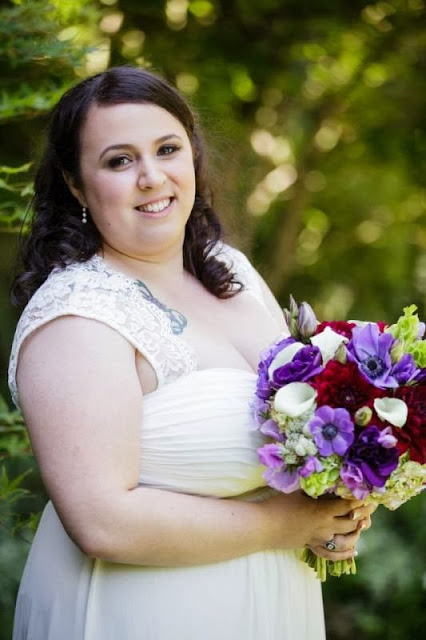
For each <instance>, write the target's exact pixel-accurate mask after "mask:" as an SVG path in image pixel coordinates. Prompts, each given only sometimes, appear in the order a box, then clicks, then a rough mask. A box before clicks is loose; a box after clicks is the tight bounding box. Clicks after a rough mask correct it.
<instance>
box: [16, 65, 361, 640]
mask: <svg viewBox="0 0 426 640" xmlns="http://www.w3.org/2000/svg"><path fill="white" fill-rule="evenodd" d="M34 212H35V217H34V224H33V228H32V231H31V234H30V236H29V239H28V242H27V245H26V248H25V251H24V269H23V272H22V274H21V275H20V276H19V277H18V279H17V281H16V283H15V288H14V295H15V299H16V300H19V301H21V302H26V301H27V300H28V299H29V302H28V304H27V306H26V308H25V310H24V313H23V315H22V317H21V320H20V323H19V325H18V328H17V332H16V336H15V341H14V345H13V350H12V357H11V365H10V384H11V389H12V393H13V395H14V398H15V401H16V402H17V403H19V406H20V407H21V408H22V411H23V413H24V416H25V419H26V423H27V425H28V429H29V433H30V436H31V441H32V444H33V448H34V453H35V456H36V459H37V461H38V464H39V466H40V469H41V473H42V477H43V480H44V483H45V485H46V488H47V491H48V493H49V496H50V498H51V502H49V503H48V505H47V507H46V509H45V511H44V514H43V516H42V519H41V522H40V525H39V528H38V531H37V534H36V537H35V540H34V543H33V546H32V549H31V552H30V555H29V558H28V562H27V565H26V568H25V572H24V576H23V579H22V583H21V587H20V592H19V596H18V602H17V609H16V616H15V629H14V639H15V640H23V639H24V638H31V639H34V640H58V639H59V638H60V639H61V640H77V639H85V640H101V639H102V640H112V639H114V640H115V639H116V638H118V637H120V638H123V639H125V640H136V639H137V640H141V639H142V638H143V639H144V640H168V639H169V638H170V639H171V638H173V640H188V639H194V640H195V639H197V640H198V639H200V638H203V640H213V639H219V638H220V639H221V640H228V639H229V640H231V639H232V640H234V639H235V638H239V637H244V638H246V640H247V639H252V640H260V639H262V640H267V639H270V640H278V639H281V640H282V639H285V638H288V639H290V638H292V639H293V638H297V639H298V640H304V639H306V640H308V639H314V638H315V640H318V639H319V638H323V637H324V625H323V615H322V603H321V593H320V585H319V583H318V581H317V580H316V579H315V577H314V575H313V572H312V571H311V570H310V569H308V568H307V567H306V566H305V565H303V564H302V563H300V562H299V561H298V559H297V556H296V551H295V550H296V549H298V548H301V547H303V546H304V545H309V546H310V547H311V548H312V549H313V550H314V551H315V553H318V554H320V555H322V556H325V557H329V558H332V559H335V560H339V559H347V558H351V557H353V556H354V554H355V551H354V547H355V544H356V542H357V539H358V537H359V534H360V530H361V528H362V527H363V526H368V525H369V513H370V510H369V508H367V507H364V506H363V505H362V503H360V502H357V501H353V502H348V501H341V500H333V501H325V502H322V501H314V500H310V499H308V498H305V497H304V496H302V495H299V494H293V495H275V494H274V492H272V491H270V490H268V489H266V488H265V487H264V481H263V480H262V477H261V469H260V468H259V463H258V459H257V455H256V449H257V447H258V446H260V445H261V442H262V441H261V435H260V434H259V433H258V432H256V431H254V430H253V422H252V418H251V415H250V409H249V403H250V400H251V398H252V396H253V392H254V387H255V381H256V375H255V371H256V368H257V360H258V354H259V352H260V350H261V349H262V348H264V347H265V346H266V345H268V344H269V343H271V342H272V341H273V340H274V339H276V338H277V336H278V335H279V334H281V333H282V332H283V331H285V326H284V322H283V317H282V313H281V311H280V308H279V306H278V304H277V303H276V301H275V300H274V298H273V296H272V294H271V293H270V291H269V290H268V288H267V286H266V285H265V283H264V282H263V281H262V280H261V278H260V277H259V275H258V274H257V273H256V272H255V270H254V269H253V268H252V267H251V265H250V264H249V262H248V261H247V259H246V258H245V257H244V256H243V255H242V254H241V253H240V252H238V251H237V250H235V249H233V248H231V247H229V246H227V245H225V244H223V243H222V242H221V241H220V225H219V222H218V219H217V217H216V214H215V213H214V211H213V209H212V207H211V203H210V199H209V192H208V187H207V184H206V179H205V171H204V156H203V151H202V146H201V139H200V133H199V130H198V127H197V125H196V123H195V122H194V117H193V114H192V113H191V111H190V110H189V108H188V106H187V105H186V103H185V101H184V100H183V98H182V97H181V96H180V95H179V94H178V93H177V91H176V90H175V89H174V88H172V87H171V86H169V85H168V84H167V83H166V82H165V81H164V80H162V79H160V78H158V77H157V76H155V75H153V74H151V73H148V72H146V71H142V70H139V69H134V68H129V67H121V68H120V67H119V68H115V69H110V70H109V71H107V72H105V73H101V74H99V75H96V76H94V77H92V78H89V79H87V80H85V81H84V82H82V83H80V84H79V85H77V86H76V87H74V88H73V89H71V90H70V91H69V92H68V93H67V94H65V95H64V96H63V98H62V99H61V100H60V102H59V103H58V105H57V106H56V108H55V109H54V111H53V114H52V119H51V124H50V130H49V134H48V141H47V145H46V151H45V154H44V157H43V160H42V162H41V165H40V168H39V170H38V174H37V177H36V182H35V199H34ZM18 394H19V396H18ZM217 498H221V499H217ZM330 539H333V541H334V543H335V545H336V549H335V551H333V552H330V551H328V550H327V549H326V547H325V546H324V545H325V543H326V542H327V541H330Z"/></svg>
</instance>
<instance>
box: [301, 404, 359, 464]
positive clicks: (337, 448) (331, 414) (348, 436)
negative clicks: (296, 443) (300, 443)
mask: <svg viewBox="0 0 426 640" xmlns="http://www.w3.org/2000/svg"><path fill="white" fill-rule="evenodd" d="M354 428H355V427H354V423H353V422H352V420H351V416H350V414H349V412H348V411H346V409H340V408H339V409H333V408H332V407H329V406H328V405H324V406H323V407H320V408H319V409H317V410H316V411H315V414H314V417H313V418H312V420H311V421H310V423H309V429H310V430H311V433H312V435H313V437H314V441H315V444H316V445H317V447H318V451H319V452H320V454H321V455H322V456H330V455H331V454H333V453H337V454H338V455H340V456H342V455H343V454H344V453H346V451H347V449H348V448H349V447H350V445H351V444H352V442H353V441H354Z"/></svg>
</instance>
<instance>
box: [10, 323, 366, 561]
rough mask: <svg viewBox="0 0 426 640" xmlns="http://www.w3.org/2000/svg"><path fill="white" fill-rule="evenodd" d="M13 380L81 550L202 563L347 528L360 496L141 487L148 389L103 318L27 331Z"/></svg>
mask: <svg viewBox="0 0 426 640" xmlns="http://www.w3.org/2000/svg"><path fill="white" fill-rule="evenodd" d="M18 384H19V388H20V397H21V403H22V409H23V413H24V416H25V418H26V421H27V426H28V429H29V432H30V436H31V440H32V444H33V447H34V452H35V455H36V458H37V461H38V463H39V466H40V469H41V473H42V477H43V480H44V482H45V485H46V488H47V491H48V493H49V495H50V497H51V499H52V501H53V503H54V504H55V507H56V509H57V511H58V514H59V516H60V518H61V520H62V522H63V524H64V527H65V529H66V531H67V532H68V534H69V535H70V537H71V538H72V539H73V540H74V541H75V543H76V544H77V545H78V546H79V547H80V548H81V549H82V550H83V551H84V552H85V553H86V554H87V555H90V556H95V557H100V558H103V559H105V560H108V561H112V562H121V563H131V564H139V565H157V566H179V565H190V564H202V563H209V562H218V561H221V560H226V559H228V558H233V557H237V556H240V555H245V554H248V553H252V552H255V551H259V550H262V549H268V548H296V547H301V546H303V545H304V544H314V542H315V541H316V540H318V541H321V542H322V541H324V540H327V539H329V538H331V537H332V535H333V534H334V533H337V532H340V533H346V532H348V531H350V530H353V529H354V523H353V522H352V521H351V520H350V518H349V517H342V516H344V514H346V513H348V512H349V511H350V509H352V508H353V506H354V505H355V503H348V502H344V503H343V504H340V503H341V502H343V501H337V503H339V504H338V505H337V504H336V505H331V504H325V503H326V502H327V501H325V503H324V504H320V501H311V500H307V499H306V498H304V497H303V496H300V495H296V494H295V495H292V496H284V495H283V496H277V497H276V498H272V499H270V500H268V501H265V502H264V503H261V504H250V503H244V502H240V501H238V500H218V499H212V498H200V497H196V496H190V495H184V494H176V493H172V492H167V491H161V490H156V489H151V488H142V487H138V486H137V483H138V468H139V430H140V424H141V420H142V407H143V397H142V391H141V386H140V382H139V378H138V375H137V371H136V366H135V350H134V348H133V347H132V346H131V345H130V344H129V343H128V342H127V341H126V340H125V339H124V338H123V337H122V336H120V335H119V334H118V333H117V332H115V331H114V330H112V329H110V328H109V327H107V326H106V325H103V324H101V323H98V322H96V321H93V320H86V319H83V318H79V317H73V316H68V317H63V318H59V319H57V320H54V321H53V322H51V323H49V324H47V325H46V326H44V327H42V328H41V329H39V330H38V331H36V332H34V334H32V335H31V336H30V337H29V338H28V339H27V341H26V342H25V344H24V345H23V347H22V350H21V355H20V362H19V369H18ZM333 557H334V558H335V559H339V558H338V557H337V554H334V556H333ZM345 557H348V553H346V554H345Z"/></svg>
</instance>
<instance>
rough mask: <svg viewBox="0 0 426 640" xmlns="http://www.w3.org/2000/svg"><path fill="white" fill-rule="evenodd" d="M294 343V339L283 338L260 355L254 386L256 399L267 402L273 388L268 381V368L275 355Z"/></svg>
mask: <svg viewBox="0 0 426 640" xmlns="http://www.w3.org/2000/svg"><path fill="white" fill-rule="evenodd" d="M293 342H296V340H295V339H294V338H291V337H290V338H284V339H283V340H280V341H279V342H277V343H274V344H273V345H272V346H270V347H268V348H267V349H265V350H264V351H262V353H261V354H260V362H259V366H258V377H257V385H256V395H257V397H258V398H261V399H263V400H268V398H270V396H271V395H272V392H273V387H272V385H271V381H270V379H269V367H270V365H271V362H272V360H273V359H274V358H275V356H276V355H277V353H279V352H280V351H282V350H283V349H285V348H286V347H288V345H290V344H292V343H293Z"/></svg>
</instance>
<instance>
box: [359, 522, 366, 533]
mask: <svg viewBox="0 0 426 640" xmlns="http://www.w3.org/2000/svg"><path fill="white" fill-rule="evenodd" d="M366 528H367V525H366V524H365V522H363V523H362V524H361V526H360V529H361V531H362V530H363V529H366Z"/></svg>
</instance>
